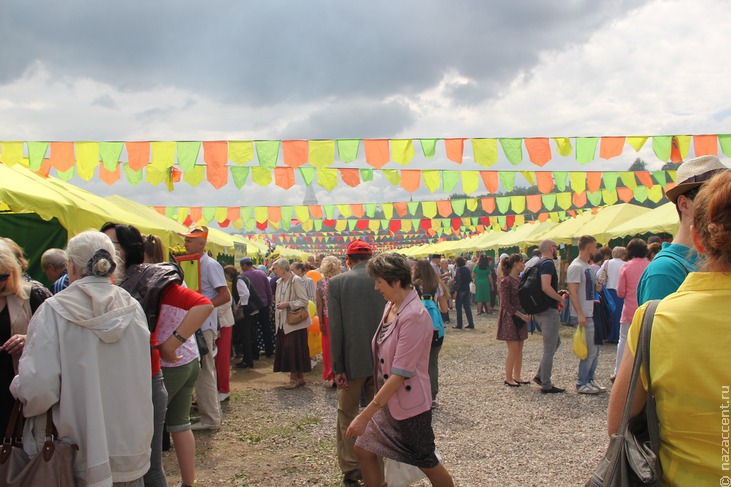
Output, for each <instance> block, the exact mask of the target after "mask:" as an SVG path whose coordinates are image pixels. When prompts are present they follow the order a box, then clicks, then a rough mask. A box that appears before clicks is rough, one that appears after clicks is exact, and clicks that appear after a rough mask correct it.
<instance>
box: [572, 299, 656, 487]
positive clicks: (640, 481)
mask: <svg viewBox="0 0 731 487" xmlns="http://www.w3.org/2000/svg"><path fill="white" fill-rule="evenodd" d="M659 302H660V301H659V300H656V301H652V302H651V303H650V304H649V306H647V308H646V309H645V316H644V317H643V318H642V330H641V332H640V338H639V341H638V345H637V353H636V354H635V361H634V364H633V366H632V378H631V380H630V383H629V392H628V394H627V400H626V402H625V403H624V410H623V411H622V422H621V423H620V425H619V430H618V431H617V432H616V433H615V434H613V435H612V437H611V439H610V441H609V448H607V452H606V453H605V454H604V458H602V460H601V462H599V466H598V467H597V468H596V470H594V473H593V474H592V476H591V479H590V480H589V481H588V482H587V483H586V486H587V487H605V486H616V487H619V486H640V485H651V486H660V485H661V483H660V480H661V478H662V469H661V467H660V455H659V450H660V425H659V423H658V419H657V410H656V409H655V396H654V395H653V393H652V380H651V379H650V336H651V334H652V320H653V318H654V316H655V309H656V308H657V305H658V303H659ZM640 366H642V367H644V369H645V373H646V375H647V403H646V404H645V408H644V409H643V411H642V412H641V413H640V414H638V415H637V416H635V417H634V418H630V417H629V415H630V408H631V407H632V401H633V399H634V393H635V389H636V388H637V384H638V381H639V379H640Z"/></svg>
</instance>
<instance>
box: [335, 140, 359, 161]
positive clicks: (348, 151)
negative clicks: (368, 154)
mask: <svg viewBox="0 0 731 487" xmlns="http://www.w3.org/2000/svg"><path fill="white" fill-rule="evenodd" d="M337 142H338V158H339V159H340V161H341V162H344V163H345V164H347V163H349V162H353V161H354V160H356V159H357V158H358V148H359V147H360V139H338V141H337Z"/></svg>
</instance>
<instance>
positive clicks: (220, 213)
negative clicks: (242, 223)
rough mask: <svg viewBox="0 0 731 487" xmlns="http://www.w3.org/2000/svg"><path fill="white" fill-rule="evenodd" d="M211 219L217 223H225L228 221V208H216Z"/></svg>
mask: <svg viewBox="0 0 731 487" xmlns="http://www.w3.org/2000/svg"><path fill="white" fill-rule="evenodd" d="M213 219H214V220H216V222H217V223H223V222H225V221H226V220H227V219H228V207H226V206H217V207H216V213H215V216H214V217H213Z"/></svg>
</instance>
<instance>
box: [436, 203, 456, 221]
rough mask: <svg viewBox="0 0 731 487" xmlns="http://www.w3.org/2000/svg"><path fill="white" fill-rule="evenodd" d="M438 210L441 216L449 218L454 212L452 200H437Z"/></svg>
mask: <svg viewBox="0 0 731 487" xmlns="http://www.w3.org/2000/svg"><path fill="white" fill-rule="evenodd" d="M437 211H438V212H439V216H441V217H442V218H447V217H448V216H450V215H451V214H452V202H451V201H450V200H441V201H437Z"/></svg>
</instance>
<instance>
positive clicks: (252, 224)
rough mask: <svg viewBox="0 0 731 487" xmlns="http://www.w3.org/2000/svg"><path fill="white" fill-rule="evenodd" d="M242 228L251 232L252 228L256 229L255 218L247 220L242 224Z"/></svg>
mask: <svg viewBox="0 0 731 487" xmlns="http://www.w3.org/2000/svg"><path fill="white" fill-rule="evenodd" d="M244 228H246V231H247V232H248V233H251V232H253V231H254V229H256V220H254V219H253V218H252V219H251V220H249V221H247V222H246V224H245V225H244Z"/></svg>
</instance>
